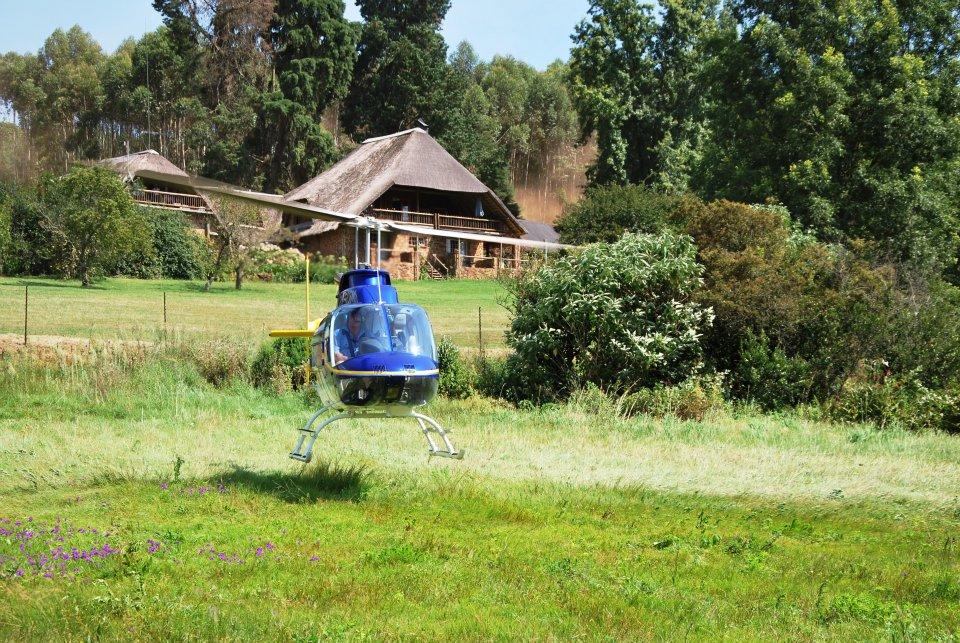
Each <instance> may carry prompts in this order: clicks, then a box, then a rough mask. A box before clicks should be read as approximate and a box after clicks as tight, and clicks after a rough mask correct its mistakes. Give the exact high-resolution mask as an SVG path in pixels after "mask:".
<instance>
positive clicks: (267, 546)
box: [265, 540, 273, 551]
mask: <svg viewBox="0 0 960 643" xmlns="http://www.w3.org/2000/svg"><path fill="white" fill-rule="evenodd" d="M265 547H266V548H267V549H269V550H270V551H273V543H272V542H270V541H269V540H268V541H267V544H266V545H265Z"/></svg>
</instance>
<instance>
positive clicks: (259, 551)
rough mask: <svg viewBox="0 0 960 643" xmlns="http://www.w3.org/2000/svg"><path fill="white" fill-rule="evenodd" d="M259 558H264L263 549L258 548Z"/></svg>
mask: <svg viewBox="0 0 960 643" xmlns="http://www.w3.org/2000/svg"><path fill="white" fill-rule="evenodd" d="M257 558H263V547H257Z"/></svg>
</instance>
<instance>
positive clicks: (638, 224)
mask: <svg viewBox="0 0 960 643" xmlns="http://www.w3.org/2000/svg"><path fill="white" fill-rule="evenodd" d="M680 202H681V199H680V198H678V197H675V196H669V195H664V194H660V193H659V192H655V191H654V190H651V189H650V188H647V187H645V186H642V185H603V186H597V187H592V188H590V189H589V190H587V192H586V194H584V195H583V198H582V199H580V200H579V201H577V202H576V204H574V205H573V206H572V207H571V208H570V209H569V210H568V211H567V212H565V213H564V214H563V216H561V217H560V219H559V220H558V221H557V224H556V227H557V231H558V232H559V233H560V237H561V239H562V240H563V242H564V243H571V244H578V245H580V244H586V243H594V242H597V241H606V242H614V241H616V240H617V239H619V238H620V237H622V236H623V234H624V233H626V232H644V233H658V232H661V231H663V230H664V228H666V226H667V222H668V220H669V219H670V215H671V213H672V211H673V210H674V209H675V208H676V207H677V206H678V204H679V203H680Z"/></svg>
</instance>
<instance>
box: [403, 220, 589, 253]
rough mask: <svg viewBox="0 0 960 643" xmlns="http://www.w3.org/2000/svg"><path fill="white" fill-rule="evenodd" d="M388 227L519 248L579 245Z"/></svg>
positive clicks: (428, 235)
mask: <svg viewBox="0 0 960 643" xmlns="http://www.w3.org/2000/svg"><path fill="white" fill-rule="evenodd" d="M386 225H387V228H388V229H390V230H393V231H395V232H403V233H405V234H412V235H415V236H418V237H445V238H449V239H466V240H468V241H484V242H486V243H498V244H502V245H505V246H516V247H518V248H535V249H537V250H546V251H551V250H553V251H557V250H572V249H574V248H576V247H577V246H568V245H566V244H563V243H552V242H550V241H534V240H533V239H516V238H514V237H500V236H495V235H492V234H475V233H473V232H458V231H456V230H437V229H435V228H426V227H422V226H415V225H403V224H400V223H392V222H387V224H386Z"/></svg>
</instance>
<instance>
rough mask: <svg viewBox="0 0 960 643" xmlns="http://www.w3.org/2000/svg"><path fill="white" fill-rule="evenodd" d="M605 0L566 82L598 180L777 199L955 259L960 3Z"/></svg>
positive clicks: (897, 252) (827, 220) (596, 8)
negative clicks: (594, 150) (656, 1)
mask: <svg viewBox="0 0 960 643" xmlns="http://www.w3.org/2000/svg"><path fill="white" fill-rule="evenodd" d="M661 7H662V11H661V14H660V16H659V19H655V16H654V14H653V11H652V9H651V8H649V7H644V6H642V5H639V4H638V3H637V2H635V1H634V0H593V1H592V2H591V3H590V10H589V14H588V16H587V18H586V19H584V20H583V21H582V22H581V23H580V24H579V25H578V26H577V27H576V29H575V31H574V34H573V43H574V47H573V50H572V53H571V62H570V67H571V76H570V78H571V88H572V91H573V97H574V101H575V104H576V107H577V111H578V113H579V116H580V122H581V125H582V127H583V133H584V134H585V135H595V136H596V137H597V144H598V148H599V152H598V156H597V160H596V163H595V164H594V166H593V167H592V168H591V170H590V175H589V176H590V180H591V182H592V183H594V184H606V183H619V184H624V183H642V184H645V185H648V186H651V187H653V188H656V189H659V190H661V191H667V192H685V191H690V192H693V193H695V194H697V195H699V196H702V197H706V198H727V199H733V200H737V201H746V202H755V203H761V202H777V203H780V204H783V205H785V206H786V207H787V209H788V210H789V211H790V212H791V214H792V216H793V217H794V218H795V219H796V220H797V221H798V222H799V223H800V224H801V225H802V226H803V227H805V228H809V229H811V230H812V231H814V232H815V233H816V234H817V235H818V236H820V237H821V238H822V239H825V240H830V241H848V240H851V239H856V238H862V239H867V240H869V241H871V242H872V243H874V244H875V245H876V248H875V249H876V251H877V252H879V253H881V254H883V255H884V256H886V257H889V258H891V259H895V260H899V261H909V262H912V263H915V264H922V265H925V266H927V267H929V268H931V269H934V270H946V271H948V272H950V271H955V269H956V260H957V249H958V235H957V227H958V223H960V221H958V207H960V202H958V200H957V196H958V195H957V190H956V188H955V186H956V185H957V181H956V179H957V178H958V174H957V172H958V168H960V166H958V158H960V147H958V145H960V129H958V128H960V120H958V118H957V117H958V115H960V112H958V108H960V83H958V73H960V58H958V55H960V41H958V38H960V29H958V28H960V4H958V3H957V2H955V1H954V0H902V1H897V2H883V3H876V2H867V1H865V0H851V1H843V2H837V1H835V0H815V1H813V2H804V3H797V2H772V1H769V0H730V1H729V2H727V3H725V4H724V5H723V6H722V7H718V6H717V5H715V4H713V3H712V0H669V1H668V2H664V3H661Z"/></svg>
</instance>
